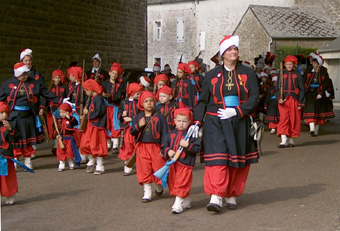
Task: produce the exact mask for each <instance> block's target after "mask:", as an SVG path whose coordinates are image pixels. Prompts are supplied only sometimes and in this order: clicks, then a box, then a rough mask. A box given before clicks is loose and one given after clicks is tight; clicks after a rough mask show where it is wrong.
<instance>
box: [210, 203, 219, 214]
mask: <svg viewBox="0 0 340 231" xmlns="http://www.w3.org/2000/svg"><path fill="white" fill-rule="evenodd" d="M207 210H208V211H212V212H215V213H220V212H221V211H222V207H221V206H219V205H218V204H214V203H209V204H208V205H207Z"/></svg>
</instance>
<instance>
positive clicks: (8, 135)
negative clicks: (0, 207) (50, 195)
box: [0, 102, 19, 205]
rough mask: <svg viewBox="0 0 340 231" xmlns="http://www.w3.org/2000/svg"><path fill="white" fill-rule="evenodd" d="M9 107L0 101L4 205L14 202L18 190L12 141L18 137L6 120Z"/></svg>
mask: <svg viewBox="0 0 340 231" xmlns="http://www.w3.org/2000/svg"><path fill="white" fill-rule="evenodd" d="M8 115H9V107H8V105H7V104H6V103H4V102H0V194H1V196H3V197H5V205H12V204H13V203H14V200H15V198H14V194H15V193H17V192H18V182H17V175H16V173H15V167H14V163H13V162H12V161H11V160H10V159H12V158H14V155H13V145H12V142H14V141H17V140H18V139H19V134H18V133H15V132H14V129H12V127H11V125H10V124H9V122H8V121H7V118H8Z"/></svg>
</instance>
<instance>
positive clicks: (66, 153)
mask: <svg viewBox="0 0 340 231" xmlns="http://www.w3.org/2000/svg"><path fill="white" fill-rule="evenodd" d="M57 144H58V145H57V159H58V160H59V161H60V160H61V161H66V160H67V159H73V158H74V154H73V149H72V144H71V140H64V139H63V144H64V146H65V148H64V149H60V146H59V142H58V143H57Z"/></svg>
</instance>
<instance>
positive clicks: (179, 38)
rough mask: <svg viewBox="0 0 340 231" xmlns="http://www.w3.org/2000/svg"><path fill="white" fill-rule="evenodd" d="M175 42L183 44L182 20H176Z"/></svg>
mask: <svg viewBox="0 0 340 231" xmlns="http://www.w3.org/2000/svg"><path fill="white" fill-rule="evenodd" d="M177 42H184V19H177Z"/></svg>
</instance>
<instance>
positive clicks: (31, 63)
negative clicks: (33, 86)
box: [22, 55, 33, 69]
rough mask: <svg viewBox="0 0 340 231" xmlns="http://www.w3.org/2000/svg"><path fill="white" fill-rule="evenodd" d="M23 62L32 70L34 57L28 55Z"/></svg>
mask: <svg viewBox="0 0 340 231" xmlns="http://www.w3.org/2000/svg"><path fill="white" fill-rule="evenodd" d="M22 62H23V63H24V64H25V65H26V66H27V68H28V69H31V68H32V66H33V62H32V57H31V56H29V55H26V56H25V57H24V58H23V59H22Z"/></svg>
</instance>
